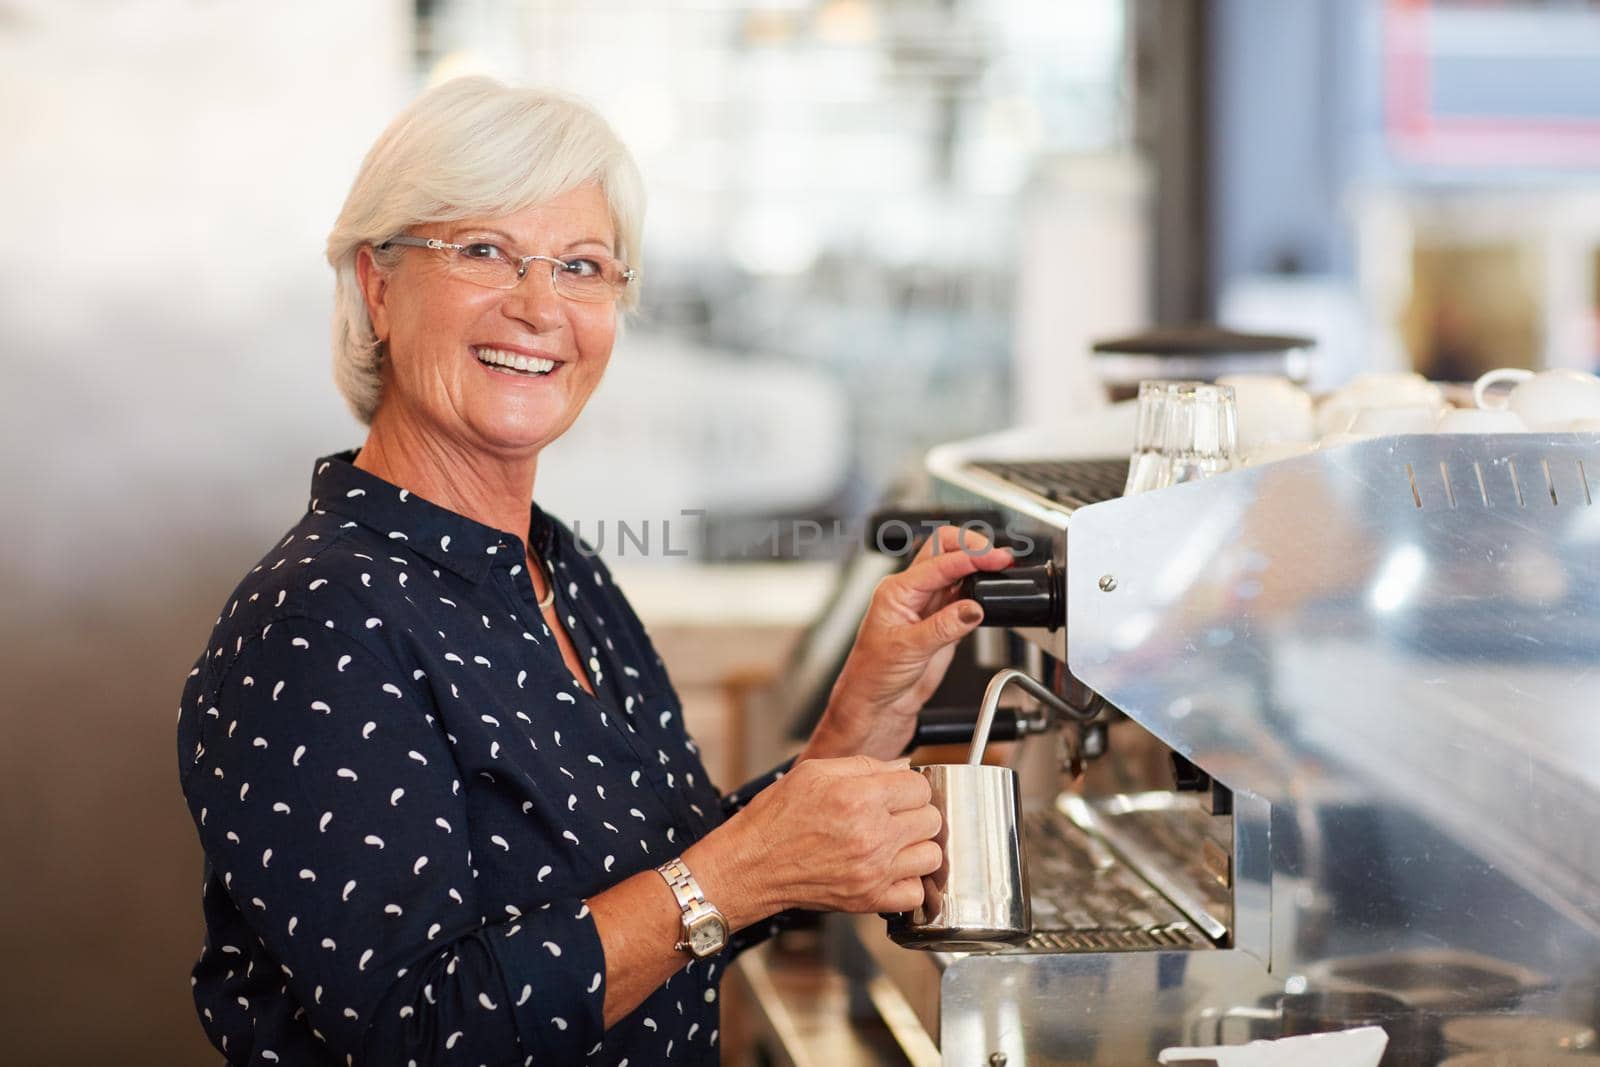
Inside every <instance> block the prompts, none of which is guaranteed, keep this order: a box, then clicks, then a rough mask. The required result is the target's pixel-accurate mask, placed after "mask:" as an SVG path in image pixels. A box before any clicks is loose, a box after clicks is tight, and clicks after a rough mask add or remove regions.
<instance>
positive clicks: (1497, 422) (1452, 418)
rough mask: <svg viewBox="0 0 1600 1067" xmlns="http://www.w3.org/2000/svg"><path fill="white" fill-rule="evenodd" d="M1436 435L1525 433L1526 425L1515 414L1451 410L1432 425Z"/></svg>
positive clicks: (1492, 411)
mask: <svg viewBox="0 0 1600 1067" xmlns="http://www.w3.org/2000/svg"><path fill="white" fill-rule="evenodd" d="M1434 430H1435V431H1437V432H1438V433H1526V432H1527V430H1528V425H1527V423H1525V422H1523V421H1522V418H1521V417H1520V416H1519V415H1518V414H1517V413H1516V412H1515V411H1509V410H1501V409H1487V408H1451V409H1449V410H1448V411H1445V412H1443V413H1442V414H1440V416H1439V421H1438V423H1436V424H1435V425H1434Z"/></svg>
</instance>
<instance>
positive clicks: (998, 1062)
mask: <svg viewBox="0 0 1600 1067" xmlns="http://www.w3.org/2000/svg"><path fill="white" fill-rule="evenodd" d="M989 1067H1006V1054H1005V1053H1004V1052H991V1053H989Z"/></svg>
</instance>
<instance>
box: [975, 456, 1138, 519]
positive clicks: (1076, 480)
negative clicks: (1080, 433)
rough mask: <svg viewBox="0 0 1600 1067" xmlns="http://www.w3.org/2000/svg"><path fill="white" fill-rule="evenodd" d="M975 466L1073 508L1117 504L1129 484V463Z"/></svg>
mask: <svg viewBox="0 0 1600 1067" xmlns="http://www.w3.org/2000/svg"><path fill="white" fill-rule="evenodd" d="M972 466H973V467H974V468H975V469H977V470H980V471H983V472H984V473H985V474H991V475H994V476H995V477H998V478H1000V479H1001V480H1002V481H1006V482H1009V483H1010V484H1012V485H1015V486H1017V487H1018V488H1020V489H1025V490H1027V491H1028V492H1030V493H1033V494H1034V495H1035V496H1041V497H1043V498H1044V499H1046V500H1048V501H1050V502H1051V503H1054V504H1067V505H1069V506H1071V507H1084V506H1086V505H1088V504H1098V503H1100V502H1101V501H1102V500H1115V499H1117V498H1118V497H1119V496H1121V495H1122V487H1123V486H1124V485H1126V484H1127V481H1128V461H1127V460H1126V459H1030V460H975V461H974V462H973V464H972Z"/></svg>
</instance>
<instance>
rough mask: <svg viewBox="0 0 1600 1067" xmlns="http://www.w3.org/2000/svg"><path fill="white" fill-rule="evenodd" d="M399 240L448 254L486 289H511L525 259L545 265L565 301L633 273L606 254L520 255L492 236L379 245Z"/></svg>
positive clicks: (609, 292)
mask: <svg viewBox="0 0 1600 1067" xmlns="http://www.w3.org/2000/svg"><path fill="white" fill-rule="evenodd" d="M390 245H404V246H406V247H407V248H431V249H433V250H434V251H436V252H444V253H447V255H446V257H445V267H446V269H447V270H449V271H450V273H451V274H452V275H454V276H455V277H457V278H460V279H461V280H462V281H465V282H471V283H472V284H473V285H483V286H487V287H488V288H490V289H515V288H516V287H517V286H518V285H519V284H520V283H521V281H522V279H523V278H526V277H527V276H528V264H529V263H533V262H535V261H537V262H540V263H548V264H550V285H551V287H552V288H553V289H555V291H556V292H557V293H558V294H559V295H561V296H564V297H566V298H567V299H568V300H581V301H583V302H585V303H600V302H602V301H606V300H615V299H617V298H618V297H619V296H621V295H622V292H623V290H624V289H626V288H627V287H628V283H630V282H632V281H633V279H634V277H635V276H636V274H637V272H636V271H634V270H632V269H631V268H629V267H627V266H626V265H624V264H622V263H619V262H618V261H617V260H615V259H612V258H611V257H610V256H598V255H582V256H567V257H566V258H564V259H557V258H556V257H554V256H519V255H516V254H515V253H514V252H511V251H508V250H506V249H504V248H501V247H500V246H499V245H497V244H495V243H494V242H492V241H473V242H471V243H469V244H464V245H460V244H451V243H450V242H448V241H441V240H439V239H438V238H436V237H412V236H411V235H410V234H399V235H397V236H395V237H391V238H389V239H388V240H387V241H385V242H383V243H382V244H380V245H378V247H379V248H388V247H389V246H390Z"/></svg>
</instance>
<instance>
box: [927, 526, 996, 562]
mask: <svg viewBox="0 0 1600 1067" xmlns="http://www.w3.org/2000/svg"><path fill="white" fill-rule="evenodd" d="M990 543H991V542H990V540H989V538H988V537H986V536H984V534H983V532H982V530H981V529H978V528H974V527H971V526H941V527H939V528H938V529H936V530H934V531H933V534H932V535H931V536H930V537H929V538H928V539H927V540H926V541H924V542H923V543H922V547H921V548H919V549H918V550H917V555H916V558H917V559H918V560H924V559H929V558H931V557H933V556H938V555H943V554H944V553H946V552H954V551H956V550H957V549H965V550H966V551H969V552H971V551H981V550H982V549H984V548H986V547H987V546H988V545H989V544H990Z"/></svg>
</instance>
